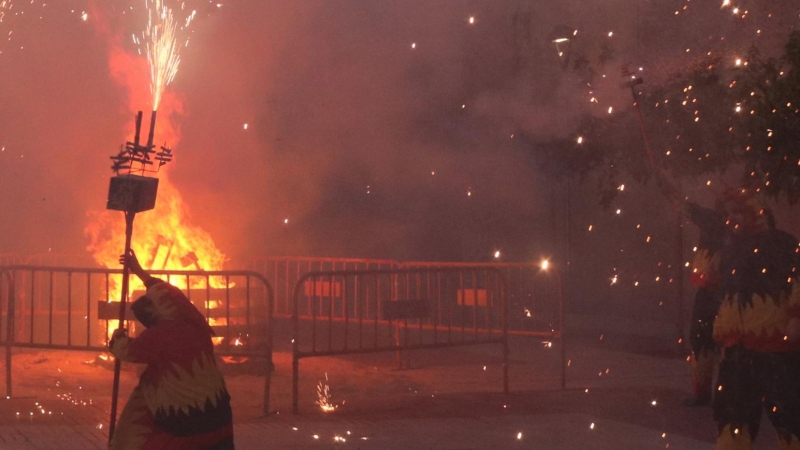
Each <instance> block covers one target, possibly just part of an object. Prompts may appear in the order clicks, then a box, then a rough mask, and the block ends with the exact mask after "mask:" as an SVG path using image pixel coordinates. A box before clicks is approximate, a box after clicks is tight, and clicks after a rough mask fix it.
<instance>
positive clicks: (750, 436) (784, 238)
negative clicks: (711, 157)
mask: <svg viewBox="0 0 800 450" xmlns="http://www.w3.org/2000/svg"><path fill="white" fill-rule="evenodd" d="M725 201H726V202H727V203H728V206H726V210H727V211H728V216H727V220H726V224H727V226H728V227H729V229H730V230H731V232H730V234H729V236H730V239H729V242H728V243H727V244H726V245H725V247H724V249H723V251H722V253H721V257H720V276H721V279H720V293H721V295H722V303H721V306H720V309H719V312H718V314H717V319H716V321H715V323H714V339H715V340H716V341H717V342H718V343H719V344H720V345H721V346H722V347H723V357H722V362H721V363H720V369H719V379H718V381H717V386H716V389H715V390H714V401H713V406H714V419H715V420H716V421H717V424H718V427H719V429H718V431H719V436H718V439H717V449H718V450H725V449H743V450H747V449H751V448H752V442H753V440H754V439H755V438H756V435H757V434H758V431H759V427H760V421H761V415H762V413H763V412H766V414H767V416H768V417H769V419H770V422H772V424H773V425H774V426H775V428H776V430H777V432H778V436H779V443H778V448H779V449H781V450H800V337H798V334H797V327H798V324H800V284H799V283H800V282H799V281H798V273H797V271H798V267H800V247H798V241H797V238H795V237H794V236H792V235H790V234H788V233H786V232H783V231H780V230H776V229H775V223H774V219H772V215H771V214H770V212H769V210H768V209H767V208H766V207H764V206H763V205H762V204H761V203H760V202H759V201H758V199H757V198H755V197H754V196H751V195H749V194H748V193H747V192H746V191H739V192H738V193H737V194H735V195H731V196H729V197H728V198H727V199H725Z"/></svg>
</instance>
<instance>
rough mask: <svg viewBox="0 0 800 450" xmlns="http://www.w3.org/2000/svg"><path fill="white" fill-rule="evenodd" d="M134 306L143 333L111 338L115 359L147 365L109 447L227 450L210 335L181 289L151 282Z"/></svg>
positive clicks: (225, 414)
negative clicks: (131, 336) (136, 335)
mask: <svg viewBox="0 0 800 450" xmlns="http://www.w3.org/2000/svg"><path fill="white" fill-rule="evenodd" d="M146 285H147V288H148V289H147V294H146V295H145V296H144V297H141V298H140V299H138V300H137V301H136V302H134V303H133V305H132V309H133V311H134V314H135V315H136V318H137V319H139V320H140V321H141V322H142V323H143V324H145V326H147V329H146V330H145V331H144V332H142V333H141V334H140V335H139V336H138V337H136V338H128V337H118V338H115V339H113V340H112V341H111V343H110V349H111V352H112V353H113V354H114V356H115V357H117V358H119V359H121V360H122V361H126V362H133V363H140V364H147V367H146V368H145V370H144V372H143V373H142V376H141V379H140V380H139V385H138V386H136V388H135V389H134V390H133V393H132V394H131V396H130V398H129V399H128V403H127V404H126V405H125V409H124V410H123V411H122V414H121V416H120V419H119V422H118V424H117V428H116V432H115V433H114V437H113V440H112V441H111V443H110V446H109V448H111V449H113V450H140V449H147V450H161V449H163V450H190V449H191V450H230V449H233V448H234V445H233V425H232V414H231V407H230V396H229V394H228V391H227V389H226V387H225V380H224V379H223V376H222V373H221V372H220V371H219V369H218V368H217V366H216V363H215V360H214V347H213V345H212V342H211V336H212V335H213V331H212V330H211V328H210V327H209V326H208V324H207V323H206V320H205V318H204V317H203V315H202V314H201V313H200V312H199V311H198V310H197V309H196V308H195V307H194V305H192V304H191V302H189V300H188V299H187V298H186V296H184V295H183V293H182V292H181V291H180V289H178V288H176V287H174V286H172V285H170V284H168V283H165V282H163V281H161V280H159V279H157V278H152V277H151V278H149V279H148V280H146Z"/></svg>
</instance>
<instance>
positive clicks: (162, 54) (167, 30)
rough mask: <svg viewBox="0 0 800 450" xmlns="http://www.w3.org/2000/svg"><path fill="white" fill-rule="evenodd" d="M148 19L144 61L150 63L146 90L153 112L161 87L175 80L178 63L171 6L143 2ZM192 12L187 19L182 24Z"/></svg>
mask: <svg viewBox="0 0 800 450" xmlns="http://www.w3.org/2000/svg"><path fill="white" fill-rule="evenodd" d="M147 7H148V21H147V29H146V30H145V41H146V42H147V44H146V50H147V62H148V63H149V64H150V93H151V94H152V96H153V111H157V110H158V105H159V103H160V102H161V96H162V95H163V94H164V90H165V89H166V88H167V86H168V85H169V84H170V83H171V82H172V80H174V79H175V75H176V74H177V73H178V67H179V66H180V62H181V57H180V46H179V45H178V42H177V37H176V30H177V23H176V22H175V17H174V15H173V14H172V9H171V8H168V7H167V6H165V5H164V4H163V2H162V0H150V1H148V2H147ZM192 17H193V15H191V16H189V18H187V22H186V26H188V25H189V23H190V22H191V19H192Z"/></svg>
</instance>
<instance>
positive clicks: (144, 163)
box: [106, 111, 172, 442]
mask: <svg viewBox="0 0 800 450" xmlns="http://www.w3.org/2000/svg"><path fill="white" fill-rule="evenodd" d="M155 125H156V113H155V111H153V115H152V116H151V117H150V132H149V134H148V137H147V145H146V146H142V145H141V144H140V138H141V131H142V112H141V111H140V112H139V113H138V114H137V115H136V133H135V135H134V141H133V142H128V143H127V144H126V145H125V149H124V150H123V151H122V153H120V154H119V155H117V156H115V157H112V158H111V159H112V160H113V161H114V166H113V167H112V169H113V170H114V171H115V172H117V176H115V177H112V178H111V185H110V187H109V192H108V203H107V205H106V208H107V209H111V210H116V211H122V212H124V213H125V251H124V253H123V255H125V259H124V261H123V262H124V265H123V269H122V292H121V294H120V305H119V326H118V328H117V330H124V329H125V313H126V311H127V303H128V290H129V278H130V267H129V265H128V255H129V254H130V252H131V239H132V237H133V219H134V218H135V217H136V213H137V212H142V211H147V210H150V209H153V208H154V207H155V203H156V194H157V191H158V178H148V177H144V176H141V175H135V174H132V173H131V172H132V171H134V170H139V169H141V172H142V173H143V174H144V173H145V172H155V171H157V170H158V168H160V167H161V166H163V165H164V164H166V163H167V162H169V161H170V159H171V157H172V152H171V150H169V149H168V148H165V147H162V151H161V152H159V153H157V154H156V156H155V158H154V159H155V160H156V161H157V162H158V165H157V166H156V169H155V170H147V167H148V165H152V164H153V162H152V161H151V160H150V154H151V153H155V150H154V149H153V136H154V133H155ZM136 164H138V165H139V166H140V167H138V166H136V167H135V165H136ZM121 170H122V171H127V173H125V174H122V175H120V173H119V172H120V171H121ZM121 369H122V361H121V360H120V359H118V358H117V359H115V361H114V384H113V387H112V392H111V419H110V421H109V427H108V440H109V442H111V439H112V438H113V437H114V431H115V429H116V422H117V402H118V399H119V379H120V373H121Z"/></svg>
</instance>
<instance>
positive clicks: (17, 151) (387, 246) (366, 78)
mask: <svg viewBox="0 0 800 450" xmlns="http://www.w3.org/2000/svg"><path fill="white" fill-rule="evenodd" d="M0 3H2V1H0ZM143 3H144V1H143V0H139V1H131V0H94V1H92V0H59V1H52V0H51V2H48V3H47V4H46V5H44V3H43V2H41V1H39V0H34V1H33V2H30V1H27V0H26V1H23V0H14V1H12V2H11V3H10V4H9V5H6V6H5V10H4V12H5V16H4V18H3V20H2V23H0V36H3V37H4V38H5V39H6V40H5V41H2V42H0V50H2V53H1V54H0V105H2V106H1V107H0V147H2V148H3V150H2V152H0V205H2V211H3V212H2V216H1V217H2V220H0V253H2V252H28V253H30V252H47V251H52V252H59V253H81V252H85V251H86V250H85V248H86V246H87V243H88V242H87V238H86V237H85V236H84V228H85V227H86V226H87V222H88V221H89V220H90V215H88V214H89V213H90V212H91V211H100V210H102V209H103V208H104V201H105V194H106V189H107V184H108V178H109V177H110V176H111V175H112V172H111V171H110V170H109V167H110V161H109V160H108V156H109V155H111V154H114V153H116V152H117V150H118V149H119V146H120V145H121V144H123V143H124V142H125V141H126V140H128V139H130V138H131V136H130V130H131V123H132V119H133V114H134V111H135V110H136V109H143V110H145V111H147V110H148V109H150V108H151V106H150V105H149V104H147V102H146V101H142V102H139V103H141V104H140V105H138V106H137V105H134V103H136V101H135V98H144V97H142V96H141V95H139V94H140V92H139V93H137V92H133V91H131V89H130V86H125V85H122V84H120V81H119V80H120V78H119V77H118V76H117V77H115V76H113V75H112V70H109V67H110V66H111V67H112V68H113V67H114V62H113V60H112V59H111V58H110V55H111V53H112V49H113V48H114V46H115V45H118V46H120V47H121V48H122V49H123V50H125V52H127V53H128V54H129V55H131V56H132V58H131V59H132V60H136V59H137V58H140V61H141V64H142V65H141V67H125V71H124V72H125V74H127V75H125V76H130V77H133V78H134V79H136V80H139V77H141V80H143V81H142V82H141V83H140V85H138V86H139V88H140V89H146V88H147V86H146V80H147V73H146V70H147V65H146V61H145V60H144V57H139V56H138V55H137V49H138V48H139V47H138V46H137V45H135V43H134V42H133V39H131V36H132V35H135V33H137V32H140V31H141V30H142V29H143V27H144V26H145V23H146V12H144V8H143ZM734 3H736V4H731V5H726V6H724V7H722V8H721V7H720V6H721V5H722V3H721V0H720V1H716V2H707V1H699V0H694V1H685V0H684V1H675V0H667V1H658V2H649V1H644V0H612V1H609V0H602V1H599V0H569V1H559V2H536V1H525V0H517V1H421V0H420V1H417V0H414V1H405V0H404V1H391V2H390V1H386V2H363V1H345V0H340V1H321V0H320V1H312V0H304V1H288V0H286V1H262V0H228V1H223V2H221V4H219V5H218V4H217V3H216V2H212V3H209V2H205V1H200V0H194V1H187V2H186V8H187V9H188V10H192V9H195V10H197V16H196V18H195V20H194V22H193V23H192V25H191V27H190V29H189V31H190V32H186V33H185V34H182V35H181V36H183V37H190V43H189V45H188V46H186V47H185V48H182V49H181V58H182V62H181V65H180V69H179V72H178V74H177V76H176V78H175V80H174V82H173V83H172V84H171V85H170V86H169V87H168V88H167V91H168V96H170V97H171V98H174V99H177V103H175V104H178V105H180V106H179V107H178V108H177V109H176V110H175V111H174V112H173V113H171V114H170V113H169V112H168V111H167V112H165V114H164V115H169V116H170V117H169V120H170V121H171V122H172V123H174V124H175V125H176V126H177V127H178V128H179V135H180V136H179V137H180V140H179V141H178V142H177V144H176V145H175V148H174V152H175V155H176V158H175V163H174V164H173V166H172V167H171V168H170V178H171V179H172V181H173V182H174V183H175V185H176V186H177V187H178V189H179V190H180V192H181V194H182V195H183V197H184V199H185V201H186V206H187V207H188V209H189V211H190V212H191V222H192V223H193V224H194V225H197V226H199V227H201V228H203V229H205V230H206V231H208V233H210V235H211V236H212V237H213V239H214V241H215V242H216V244H217V246H218V247H219V248H220V250H221V251H222V252H223V253H225V254H226V255H228V257H229V258H230V261H229V264H228V265H229V266H230V267H239V266H241V263H240V262H241V261H243V260H245V259H246V258H248V257H254V256H262V255H309V256H341V257H370V258H391V259H400V260H417V259H425V260H465V261H490V260H493V256H494V253H495V251H497V250H500V252H501V254H500V255H501V256H500V258H499V259H501V260H503V261H538V260H539V259H540V258H541V257H552V258H554V260H555V261H559V260H561V261H563V258H564V251H565V250H564V249H565V236H566V233H565V225H566V213H565V207H566V188H565V183H564V182H563V181H555V180H552V179H550V178H549V177H547V176H545V175H544V174H542V173H541V172H540V171H539V170H538V168H537V161H536V160H535V158H534V157H533V156H532V154H531V152H529V151H528V150H527V149H526V148H525V147H524V146H520V145H519V144H518V142H517V141H515V138H514V136H515V135H516V136H519V135H521V134H526V135H533V136H537V137H541V138H543V139H544V138H548V137H552V138H561V137H569V136H572V135H574V133H575V132H576V127H577V125H578V124H577V118H578V117H579V115H580V114H584V113H586V112H589V113H591V114H594V115H597V116H598V117H599V116H603V115H608V114H609V110H611V113H610V114H630V109H631V103H632V102H631V98H630V92H629V91H625V90H622V89H620V88H619V84H620V83H621V82H622V81H624V79H623V77H622V75H621V71H622V69H623V68H626V69H628V70H633V71H636V72H637V73H641V75H642V76H643V77H644V78H645V80H646V83H649V84H650V85H653V84H658V83H663V82H666V81H667V80H668V79H669V77H670V74H671V73H673V72H675V71H680V70H681V68H682V67H687V66H689V65H691V64H692V63H693V62H695V61H696V60H697V58H698V57H700V56H701V55H703V54H705V53H707V52H709V51H713V52H716V53H717V54H722V55H723V56H722V58H723V60H727V61H730V62H731V64H732V63H733V61H734V60H735V59H736V58H737V57H740V56H741V55H743V54H744V53H746V51H747V49H748V48H749V47H750V46H751V45H754V44H755V45H758V46H759V48H761V49H762V51H763V52H765V54H775V53H776V52H778V51H779V50H780V48H781V45H783V43H784V42H785V39H786V36H787V35H788V33H789V31H791V30H792V29H794V28H795V27H797V26H798V25H800V5H799V4H797V3H796V2H790V1H784V2H774V1H767V0H750V1H741V2H735V1H734ZM167 4H168V5H170V6H172V7H174V8H175V9H176V11H178V10H180V4H181V2H177V1H174V2H170V1H167ZM734 8H738V9H736V10H734ZM184 12H185V10H184ZM84 13H85V14H86V15H85V16H84V15H83V14H84ZM183 15H185V13H184V14H183ZM470 18H472V20H470ZM565 29H568V30H577V34H576V35H574V36H573V38H572V44H571V47H569V49H568V51H569V52H572V53H573V54H574V55H578V54H580V55H584V56H586V57H587V58H589V59H590V60H592V61H593V62H596V61H597V60H598V55H601V54H603V53H604V52H606V56H610V59H608V60H607V61H606V62H605V63H603V64H595V65H596V67H598V68H599V69H598V70H600V71H601V74H602V75H604V77H600V78H599V79H597V80H596V82H595V83H594V84H593V85H592V86H586V85H583V84H581V83H579V82H577V81H576V80H575V79H574V77H571V76H568V75H566V74H565V71H564V68H563V60H564V57H565V55H561V56H559V55H558V51H559V50H561V51H564V49H563V48H560V49H559V48H556V45H555V44H554V43H553V40H554V39H555V38H557V37H559V36H561V34H563V33H564V31H563V30H565ZM609 52H610V53H609ZM110 61H112V62H111V63H110ZM639 68H641V69H642V70H641V71H640V70H639ZM138 69H141V70H139V71H138V72H137V70H138ZM134 84H135V82H134ZM646 88H647V84H646V85H645V87H644V89H646ZM592 98H595V99H596V101H595V102H592V101H591V99H592ZM175 104H173V106H172V107H171V108H175V106H174V105H175ZM163 120H167V119H166V118H164V119H163ZM245 124H247V126H246V127H245ZM638 133H639V130H638V129H637V128H632V129H631V136H632V142H639V141H637V139H639V138H638ZM576 137H577V136H576ZM157 139H158V137H157ZM630 155H631V156H630V157H631V158H645V157H646V155H645V153H644V149H643V148H635V147H634V146H632V148H631V153H630ZM589 178H591V177H589ZM734 178H735V177H734ZM705 184H706V180H697V183H696V186H684V189H685V190H686V192H687V194H689V195H691V196H693V197H694V198H697V199H699V200H701V201H706V202H710V197H709V193H708V192H704V191H703V190H702V189H700V188H699V187H701V186H704V185H705ZM625 185H626V187H625V189H624V192H620V195H619V196H618V197H617V199H615V201H614V204H613V205H612V206H611V208H609V209H603V208H602V207H600V206H599V198H598V196H597V193H596V192H595V191H596V190H595V184H594V183H592V182H591V179H587V180H584V182H583V183H580V182H579V181H578V180H575V181H574V182H573V188H572V191H571V203H572V208H571V222H570V229H571V242H572V247H573V248H572V256H573V261H574V274H576V276H577V277H578V281H576V287H575V291H576V292H579V293H580V292H594V293H595V294H597V295H594V296H593V297H592V298H591V299H589V300H586V302H585V303H586V305H589V306H590V305H591V304H594V303H595V302H598V301H600V300H602V298H601V297H603V296H607V295H612V294H613V295H614V297H615V298H617V299H627V298H629V297H635V298H638V297H642V296H643V295H642V294H643V293H647V298H648V300H647V301H648V302H649V304H651V305H652V306H653V307H654V308H657V307H658V303H659V302H660V301H661V300H662V299H663V297H664V296H669V295H672V294H671V292H672V291H671V290H669V289H664V288H662V286H663V285H665V283H667V282H668V280H669V278H671V277H672V276H674V274H675V268H669V269H668V268H666V267H665V266H667V265H673V264H675V262H676V261H677V257H672V256H674V255H675V251H674V250H673V249H674V243H675V235H676V232H675V222H676V220H677V219H676V218H675V214H674V212H673V211H671V210H670V209H669V207H668V205H667V204H666V203H665V202H663V200H662V198H661V197H660V196H659V194H658V192H657V191H656V189H655V188H654V186H652V185H651V186H647V187H645V186H641V185H639V184H637V183H635V182H633V181H631V182H626V183H625ZM617 210H620V212H619V213H617ZM794 216H795V215H794V214H793V210H792V209H789V208H779V211H778V217H779V221H781V223H780V225H783V226H784V227H785V228H788V229H789V230H790V231H795V230H793V229H792V227H793V226H794V223H795V221H794V220H792V219H793V218H794ZM286 219H288V223H287V222H286ZM120 220H122V219H121V217H120ZM637 225H638V227H637ZM590 227H591V230H590ZM685 228H686V234H685V248H686V249H687V253H688V252H689V251H691V248H692V246H693V245H694V244H693V239H694V237H693V236H694V234H693V233H694V230H693V229H692V227H691V226H689V225H687V226H686V227H685ZM648 237H650V239H649V240H648ZM141 238H146V237H141ZM670 257H672V259H671V260H670ZM686 258H687V260H688V256H686ZM659 263H662V265H661V266H659V265H658V264H659ZM614 275H618V278H617V283H615V284H616V286H612V282H611V281H610V280H612V279H613V277H614ZM656 277H658V281H656ZM634 283H638V284H636V285H634ZM622 285H624V288H623V287H621V286H622ZM596 286H604V287H606V288H607V289H606V290H607V291H608V292H607V293H604V292H605V291H603V292H600V291H597V290H595V287H596ZM634 287H636V288H641V289H640V290H635V289H634ZM617 288H618V289H617ZM608 289H617V290H616V291H609V290H608ZM620 301H622V300H620Z"/></svg>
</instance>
